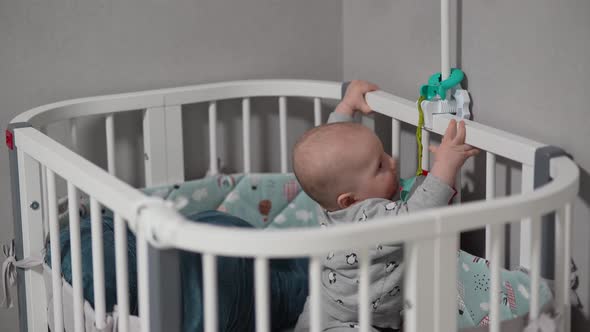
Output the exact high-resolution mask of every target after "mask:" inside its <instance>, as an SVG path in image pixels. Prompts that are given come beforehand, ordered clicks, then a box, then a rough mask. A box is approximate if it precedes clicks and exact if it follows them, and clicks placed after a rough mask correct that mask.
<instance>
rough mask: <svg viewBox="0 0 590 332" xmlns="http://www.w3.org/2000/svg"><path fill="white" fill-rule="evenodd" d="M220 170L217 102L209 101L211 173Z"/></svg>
mask: <svg viewBox="0 0 590 332" xmlns="http://www.w3.org/2000/svg"><path fill="white" fill-rule="evenodd" d="M218 172H219V170H218V165H217V103H216V102H215V101H212V102H209V174H210V175H214V174H217V173H218Z"/></svg>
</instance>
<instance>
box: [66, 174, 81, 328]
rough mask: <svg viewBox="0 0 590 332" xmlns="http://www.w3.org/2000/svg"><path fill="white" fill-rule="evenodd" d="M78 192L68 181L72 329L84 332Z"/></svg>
mask: <svg viewBox="0 0 590 332" xmlns="http://www.w3.org/2000/svg"><path fill="white" fill-rule="evenodd" d="M78 206H79V202H78V190H77V189H76V187H75V186H74V185H73V184H72V183H71V182H69V181H68V212H69V216H68V218H69V223H70V247H71V249H70V255H71V257H72V287H73V289H74V327H75V330H76V331H84V294H83V288H82V241H81V239H80V212H79V210H78Z"/></svg>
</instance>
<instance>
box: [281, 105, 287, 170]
mask: <svg viewBox="0 0 590 332" xmlns="http://www.w3.org/2000/svg"><path fill="white" fill-rule="evenodd" d="M279 126H280V134H281V173H287V160H288V159H287V97H279Z"/></svg>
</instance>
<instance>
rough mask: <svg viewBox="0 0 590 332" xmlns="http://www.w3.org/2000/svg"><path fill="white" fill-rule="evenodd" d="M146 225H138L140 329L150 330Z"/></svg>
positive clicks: (145, 331)
mask: <svg viewBox="0 0 590 332" xmlns="http://www.w3.org/2000/svg"><path fill="white" fill-rule="evenodd" d="M144 228H145V227H141V225H138V227H137V234H136V236H137V292H138V294H137V300H138V302H139V321H140V331H142V332H150V330H151V329H150V292H149V265H148V259H149V257H148V242H147V240H146V238H145V236H146V234H145V229H144Z"/></svg>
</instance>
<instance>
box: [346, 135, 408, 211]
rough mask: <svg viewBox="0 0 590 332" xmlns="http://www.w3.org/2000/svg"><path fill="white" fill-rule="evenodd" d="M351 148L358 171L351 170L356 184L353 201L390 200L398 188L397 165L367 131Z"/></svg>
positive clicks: (377, 140) (375, 138)
mask: <svg viewBox="0 0 590 332" xmlns="http://www.w3.org/2000/svg"><path fill="white" fill-rule="evenodd" d="M356 143H358V144H354V145H356V146H355V147H351V148H352V149H351V151H355V152H356V153H355V156H356V157H355V158H357V162H353V163H351V165H358V167H359V169H356V170H351V171H352V173H353V174H354V175H353V176H352V179H354V182H356V190H355V199H356V200H357V201H362V200H365V199H368V198H384V199H391V198H392V197H393V196H394V195H395V193H396V191H397V188H398V185H399V183H398V182H399V180H398V171H397V163H396V161H395V159H393V158H392V157H391V156H390V155H389V154H387V153H385V151H384V150H383V144H381V141H380V140H379V139H378V138H377V136H375V135H374V134H373V133H372V132H370V131H367V132H365V133H363V135H361V137H359V139H358V140H357V141H356Z"/></svg>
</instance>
